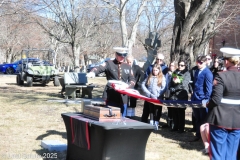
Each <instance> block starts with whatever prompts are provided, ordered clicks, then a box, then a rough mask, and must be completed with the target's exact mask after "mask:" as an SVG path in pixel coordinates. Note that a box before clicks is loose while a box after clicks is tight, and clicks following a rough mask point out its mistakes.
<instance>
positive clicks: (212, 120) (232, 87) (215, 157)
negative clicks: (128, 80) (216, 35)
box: [203, 48, 240, 160]
mask: <svg viewBox="0 0 240 160" xmlns="http://www.w3.org/2000/svg"><path fill="white" fill-rule="evenodd" d="M220 51H221V52H223V56H224V64H225V67H226V69H227V70H226V71H223V72H218V73H217V74H216V76H215V79H214V87H213V93H212V95H211V99H210V101H209V102H203V104H204V103H206V104H207V105H206V106H207V108H208V109H209V115H208V117H207V122H208V123H209V124H210V152H209V153H210V159H212V160H236V159H237V149H238V145H239V139H240V98H239V97H240V70H239V69H238V68H237V64H238V63H239V57H240V50H237V49H232V48H221V49H220Z"/></svg>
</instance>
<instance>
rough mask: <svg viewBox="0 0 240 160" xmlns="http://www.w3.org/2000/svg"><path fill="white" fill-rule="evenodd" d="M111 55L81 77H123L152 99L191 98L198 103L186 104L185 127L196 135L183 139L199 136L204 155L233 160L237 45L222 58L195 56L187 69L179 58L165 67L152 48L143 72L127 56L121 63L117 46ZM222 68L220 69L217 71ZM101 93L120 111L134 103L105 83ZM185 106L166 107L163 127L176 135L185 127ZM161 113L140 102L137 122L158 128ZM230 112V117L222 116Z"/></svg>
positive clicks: (238, 131)
mask: <svg viewBox="0 0 240 160" xmlns="http://www.w3.org/2000/svg"><path fill="white" fill-rule="evenodd" d="M231 52H233V54H232V53H231ZM234 54H235V55H237V58H236V56H235V57H234ZM115 55H116V58H115V59H114V60H109V61H108V62H106V63H104V64H103V65H101V66H100V67H98V68H95V69H94V70H93V71H91V72H90V73H89V74H88V75H87V76H88V77H94V76H95V74H98V73H100V72H105V73H106V75H107V76H106V78H107V80H121V81H124V82H126V83H128V85H129V88H130V87H132V88H133V87H134V88H135V89H137V88H139V86H140V85H141V88H142V90H143V93H144V95H145V96H147V97H149V98H152V99H160V100H163V99H165V100H170V101H173V102H174V101H188V100H189V99H191V101H200V102H202V104H203V107H199V108H193V109H192V124H193V128H192V130H190V131H194V132H196V134H195V137H194V139H192V140H190V141H189V142H196V141H199V140H200V139H202V140H203V143H204V149H203V150H202V151H203V153H204V154H207V153H211V154H210V157H211V159H216V160H218V159H236V155H237V149H238V144H239V139H240V126H239V124H240V123H238V122H236V121H235V120H234V118H235V119H239V118H237V117H239V113H240V106H239V104H240V103H239V101H236V99H237V98H238V96H240V93H239V92H240V91H238V90H239V89H240V82H238V80H239V78H240V72H239V68H238V66H237V65H238V63H239V56H240V51H239V50H237V51H235V50H231V49H230V50H226V51H225V50H223V55H225V57H216V58H215V59H212V57H211V56H210V55H207V56H205V55H201V56H198V57H197V60H196V66H195V67H193V68H191V69H189V66H188V62H187V61H186V60H185V59H180V60H179V61H178V62H171V63H170V64H169V66H167V65H166V64H165V63H164V55H163V54H161V53H158V54H157V55H156V58H155V62H154V64H153V65H150V66H149V67H148V68H147V70H146V71H145V72H144V74H143V73H142V72H141V71H140V70H139V67H136V66H135V67H134V66H132V65H131V60H132V59H133V57H132V56H131V57H127V63H128V65H127V63H125V62H124V58H125V57H126V56H127V52H126V51H118V52H116V54H115ZM232 56H233V57H234V58H233V57H232ZM134 68H135V69H134ZM223 70H225V71H226V72H221V71H223ZM220 72H221V73H220ZM137 73H138V74H137ZM137 75H138V77H136V76H137ZM134 77H135V78H134ZM139 84H140V85H139ZM136 86H137V87H136ZM235 87H236V88H235ZM103 95H104V96H103V97H104V98H105V99H106V102H107V104H109V105H112V106H118V107H120V108H121V112H122V115H123V116H126V110H127V108H135V107H136V99H131V98H130V104H129V98H127V97H126V95H121V94H119V93H117V92H116V91H114V90H113V89H112V88H111V86H109V85H106V87H105V91H104V94H103ZM189 95H190V96H189ZM116 97H117V99H116ZM185 110H186V108H180V107H176V108H168V118H167V122H168V125H167V127H169V128H170V131H172V132H175V131H176V132H177V133H180V134H181V133H184V132H185ZM161 115H162V106H159V105H158V106H156V105H154V104H152V103H149V102H147V101H145V102H144V106H143V111H142V116H141V121H142V122H145V123H150V124H151V125H153V126H154V127H155V130H158V129H159V121H160V118H161ZM232 115H233V117H231V118H229V117H227V116H232ZM148 117H150V120H148ZM162 127H163V126H162ZM209 135H210V139H209ZM209 142H210V143H209ZM229 145H231V146H229ZM230 154H232V155H230Z"/></svg>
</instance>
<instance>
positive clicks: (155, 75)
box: [142, 64, 166, 130]
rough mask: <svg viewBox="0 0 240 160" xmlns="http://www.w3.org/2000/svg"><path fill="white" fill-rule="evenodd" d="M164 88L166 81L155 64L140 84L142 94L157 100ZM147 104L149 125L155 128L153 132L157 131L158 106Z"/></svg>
mask: <svg viewBox="0 0 240 160" xmlns="http://www.w3.org/2000/svg"><path fill="white" fill-rule="evenodd" d="M165 86H166V79H165V76H164V75H163V73H162V70H161V67H160V66H159V65H158V64H155V65H154V66H153V68H152V72H151V73H150V75H149V76H148V77H147V78H146V79H145V80H144V81H143V82H142V90H143V93H144V94H145V95H146V96H147V97H149V98H153V99H158V98H159V97H160V96H162V95H163V93H164V90H165ZM145 103H148V106H149V113H150V124H151V125H154V126H155V130H158V124H159V119H160V116H161V115H160V114H159V112H158V106H156V105H154V104H152V103H149V102H146V101H145Z"/></svg>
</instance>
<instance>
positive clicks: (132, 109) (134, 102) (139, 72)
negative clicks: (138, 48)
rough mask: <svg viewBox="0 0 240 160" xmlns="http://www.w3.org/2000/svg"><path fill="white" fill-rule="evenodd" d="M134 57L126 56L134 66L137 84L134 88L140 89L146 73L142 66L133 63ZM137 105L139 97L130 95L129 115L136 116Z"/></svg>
mask: <svg viewBox="0 0 240 160" xmlns="http://www.w3.org/2000/svg"><path fill="white" fill-rule="evenodd" d="M133 61H134V57H133V56H132V55H128V56H127V57H126V62H127V63H128V64H129V65H130V66H131V67H132V71H133V75H134V78H135V86H134V89H136V90H140V89H141V83H142V81H143V80H144V79H143V78H144V73H143V71H142V70H141V68H140V67H139V66H138V65H137V64H134V63H133ZM136 106H137V99H136V98H134V97H129V105H128V108H127V116H128V117H132V116H135V107H136Z"/></svg>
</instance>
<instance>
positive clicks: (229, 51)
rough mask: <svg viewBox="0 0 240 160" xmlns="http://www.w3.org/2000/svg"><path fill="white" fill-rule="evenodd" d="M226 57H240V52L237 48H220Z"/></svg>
mask: <svg viewBox="0 0 240 160" xmlns="http://www.w3.org/2000/svg"><path fill="white" fill-rule="evenodd" d="M220 51H221V52H222V53H223V56H224V57H240V50H239V49H235V48H220Z"/></svg>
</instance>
